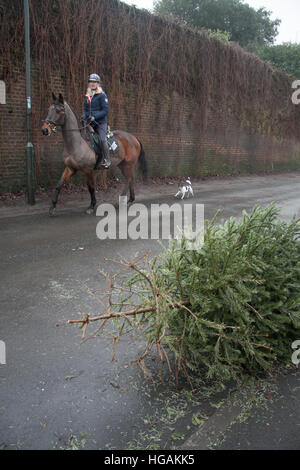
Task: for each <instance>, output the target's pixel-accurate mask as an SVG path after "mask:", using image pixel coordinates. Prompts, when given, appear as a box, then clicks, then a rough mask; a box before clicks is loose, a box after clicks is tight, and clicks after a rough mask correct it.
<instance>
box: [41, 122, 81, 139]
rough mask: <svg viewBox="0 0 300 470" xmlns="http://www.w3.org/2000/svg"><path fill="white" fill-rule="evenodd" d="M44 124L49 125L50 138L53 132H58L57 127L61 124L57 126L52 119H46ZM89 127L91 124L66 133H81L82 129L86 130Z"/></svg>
mask: <svg viewBox="0 0 300 470" xmlns="http://www.w3.org/2000/svg"><path fill="white" fill-rule="evenodd" d="M42 122H45V123H46V124H48V126H49V130H50V133H49V136H50V135H51V134H52V132H56V131H57V126H59V124H57V123H56V122H54V121H52V120H51V119H44V120H43V121H42ZM89 125H90V123H88V124H86V125H84V126H82V127H78V128H77V129H65V131H67V132H74V131H81V130H82V129H86V128H87V127H88V126H89Z"/></svg>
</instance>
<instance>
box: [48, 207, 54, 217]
mask: <svg viewBox="0 0 300 470" xmlns="http://www.w3.org/2000/svg"><path fill="white" fill-rule="evenodd" d="M49 215H50V217H53V216H54V215H55V207H50V209H49Z"/></svg>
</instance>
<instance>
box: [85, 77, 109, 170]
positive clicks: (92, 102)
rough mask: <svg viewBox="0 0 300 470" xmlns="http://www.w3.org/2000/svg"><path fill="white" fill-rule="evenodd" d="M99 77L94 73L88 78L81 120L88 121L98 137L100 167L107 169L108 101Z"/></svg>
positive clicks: (97, 162)
mask: <svg viewBox="0 0 300 470" xmlns="http://www.w3.org/2000/svg"><path fill="white" fill-rule="evenodd" d="M100 81H101V79H100V77H99V75H97V74H96V73H92V74H91V75H90V76H89V83H88V89H87V92H86V95H85V97H84V112H83V115H82V119H83V120H84V121H88V122H89V123H90V124H91V126H92V127H93V129H94V130H95V132H96V133H97V134H98V135H99V137H100V141H101V147H102V153H103V160H102V162H101V166H103V167H104V168H106V169H107V168H109V167H110V164H111V161H110V158H109V149H108V144H107V139H106V134H107V118H106V116H107V114H108V109H109V107H108V99H107V96H106V94H105V93H104V91H103V90H102V88H101V87H100ZM100 158H101V156H99V155H98V158H97V161H96V165H95V167H94V169H95V170H96V169H97V166H98V164H99V161H100Z"/></svg>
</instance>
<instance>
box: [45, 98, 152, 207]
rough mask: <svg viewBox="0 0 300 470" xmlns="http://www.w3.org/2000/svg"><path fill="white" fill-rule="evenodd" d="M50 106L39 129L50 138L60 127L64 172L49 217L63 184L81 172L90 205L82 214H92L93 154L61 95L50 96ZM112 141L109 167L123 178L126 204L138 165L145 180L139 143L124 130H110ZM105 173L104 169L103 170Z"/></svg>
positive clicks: (74, 116)
mask: <svg viewBox="0 0 300 470" xmlns="http://www.w3.org/2000/svg"><path fill="white" fill-rule="evenodd" d="M52 97H53V103H52V105H51V106H50V107H49V110H48V115H47V118H46V119H45V121H44V124H43V126H42V132H43V134H44V135H51V133H52V132H53V131H54V130H55V129H56V126H61V128H62V135H63V140H64V149H63V154H62V156H63V161H64V164H65V169H64V171H63V173H62V175H61V178H60V180H59V182H58V184H57V186H56V189H55V191H54V193H53V195H52V198H51V205H50V209H49V214H50V215H54V212H55V207H56V204H57V200H58V195H59V192H60V190H61V188H62V186H63V184H64V183H65V182H67V181H69V180H70V178H71V177H72V176H73V175H75V174H76V173H77V171H82V172H83V173H84V174H85V177H86V182H87V185H88V188H89V192H90V196H91V204H90V206H89V207H88V209H87V211H86V213H87V214H92V213H93V212H94V209H95V206H96V198H95V179H94V166H95V164H96V159H97V155H96V153H95V152H94V150H93V149H92V148H91V147H90V146H89V145H88V143H87V141H86V140H85V139H84V138H83V137H82V136H81V133H80V130H81V129H83V128H85V127H86V126H83V127H82V128H80V127H79V126H78V120H77V117H76V115H75V113H74V112H73V111H72V109H71V107H70V106H69V105H68V103H67V102H66V101H65V100H64V98H63V96H62V95H61V93H60V94H59V97H58V98H57V97H56V96H55V95H54V93H52ZM113 135H114V138H115V139H116V140H117V141H118V144H119V150H118V152H117V153H115V154H114V155H112V156H111V157H112V167H116V166H117V167H118V168H119V169H120V170H121V172H122V173H123V175H124V177H125V185H124V188H123V191H122V193H121V196H127V192H128V188H129V193H130V198H129V201H128V202H129V203H132V202H133V201H134V199H135V195H134V186H133V177H134V170H135V167H136V164H137V163H138V162H139V165H140V168H141V170H142V175H143V179H144V181H146V180H147V163H146V159H145V153H144V150H143V146H142V144H141V142H140V141H139V140H138V139H137V138H136V137H134V136H133V135H132V134H129V133H128V132H124V131H118V130H116V131H113ZM104 171H105V170H104Z"/></svg>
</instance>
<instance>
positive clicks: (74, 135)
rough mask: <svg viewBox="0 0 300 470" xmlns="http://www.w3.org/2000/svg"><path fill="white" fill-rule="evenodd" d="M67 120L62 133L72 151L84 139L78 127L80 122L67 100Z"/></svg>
mask: <svg viewBox="0 0 300 470" xmlns="http://www.w3.org/2000/svg"><path fill="white" fill-rule="evenodd" d="M64 104H65V122H64V124H63V126H62V127H61V128H62V134H63V138H64V144H65V147H66V149H67V150H68V151H69V152H70V153H71V152H72V150H73V149H74V148H76V147H78V145H79V144H80V141H81V139H82V137H81V134H80V131H79V130H78V131H77V130H75V129H78V122H77V119H76V116H75V114H74V113H73V111H72V110H71V108H70V106H69V105H68V103H67V102H66V101H65V103H64Z"/></svg>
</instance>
